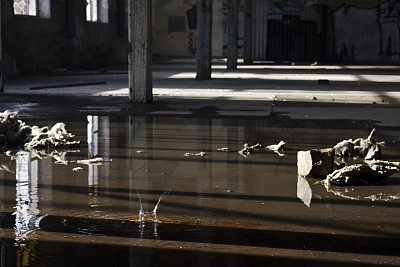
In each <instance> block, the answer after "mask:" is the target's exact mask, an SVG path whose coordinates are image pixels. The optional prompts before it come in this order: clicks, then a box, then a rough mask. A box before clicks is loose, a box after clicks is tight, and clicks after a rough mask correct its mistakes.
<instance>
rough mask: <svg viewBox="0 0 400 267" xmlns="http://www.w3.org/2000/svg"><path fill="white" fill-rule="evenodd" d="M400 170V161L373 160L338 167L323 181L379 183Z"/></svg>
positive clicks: (329, 182)
mask: <svg viewBox="0 0 400 267" xmlns="http://www.w3.org/2000/svg"><path fill="white" fill-rule="evenodd" d="M399 172H400V162H389V161H382V160H371V161H365V162H363V163H359V164H353V165H349V166H345V167H343V168H341V169H337V170H335V171H334V172H332V173H331V174H329V175H328V176H327V177H326V179H325V180H324V181H323V183H324V184H335V185H358V184H378V183H380V182H382V181H383V180H385V179H386V178H388V177H389V176H391V175H393V174H395V173H399Z"/></svg>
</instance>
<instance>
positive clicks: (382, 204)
mask: <svg viewBox="0 0 400 267" xmlns="http://www.w3.org/2000/svg"><path fill="white" fill-rule="evenodd" d="M55 122H56V121H36V122H35V121H33V122H32V123H34V124H37V125H39V124H40V126H46V125H47V126H51V125H53V124H54V123H55ZM65 123H66V125H67V128H68V131H69V132H71V133H73V134H74V135H75V139H77V140H79V141H81V147H80V148H79V150H74V151H52V153H47V154H46V155H47V156H43V155H42V154H41V155H38V154H36V153H34V152H18V153H16V154H15V155H13V156H8V155H6V154H2V155H0V207H1V213H0V225H1V228H0V236H1V242H0V244H1V266H165V265H174V266H181V265H185V266H198V265H202V266H210V265H218V266H226V265H232V266H255V265H260V263H263V262H264V263H265V262H270V263H271V264H275V265H278V266H280V265H297V264H302V265H303V266H307V265H308V264H310V265H314V266H316V265H319V264H328V265H332V266H333V265H337V264H342V263H343V262H345V263H347V264H349V263H354V264H355V265H356V262H361V263H373V264H374V263H376V264H379V263H383V262H386V263H391V264H396V263H400V258H399V246H398V238H399V236H400V227H399V225H400V218H399V216H398V208H399V207H400V202H399V199H400V193H399V192H400V190H399V189H400V177H399V176H398V175H394V176H393V177H392V178H391V179H390V181H388V182H387V183H386V184H383V185H380V186H373V187H368V186H364V187H362V186H353V187H346V188H343V187H329V188H325V187H324V186H323V185H316V184H315V182H316V181H317V180H316V179H311V178H306V179H304V178H301V177H297V166H296V154H297V151H298V150H307V149H312V148H325V147H332V146H333V145H335V144H336V143H337V142H339V141H341V140H343V139H348V138H358V137H364V136H366V135H367V134H368V133H369V132H370V128H372V126H373V125H367V126H360V125H354V124H352V123H350V122H347V121H337V122H334V121H333V122H330V124H329V125H330V126H329V127H327V125H326V124H325V123H324V122H321V121H315V122H308V123H303V122H301V121H296V120H291V119H288V118H284V117H282V118H279V117H278V118H273V119H272V118H268V119H259V118H258V119H253V118H234V119H232V118H219V119H211V118H190V117H187V118H182V117H166V116H160V117H157V116H154V117H153V116H127V117H125V116H95V115H90V116H87V117H86V116H81V117H77V118H75V119H74V120H70V121H66V122H65ZM332 129H335V130H332ZM398 130H399V129H395V128H393V127H392V128H386V129H384V130H382V135H383V139H385V140H386V141H387V142H390V144H392V145H391V146H387V148H386V149H385V150H384V152H385V156H386V157H387V158H388V159H390V160H397V161H399V160H400V158H399V157H398V156H397V154H396V151H397V150H398V149H399V145H398V141H399V140H398ZM280 141H285V142H286V143H287V145H286V148H285V151H284V154H277V153H274V152H273V151H270V150H268V149H265V147H266V146H268V145H271V144H278V143H279V142H280ZM245 143H247V144H248V145H249V146H251V145H254V144H256V143H260V144H261V147H260V148H259V149H257V150H254V151H253V152H252V153H251V154H249V155H247V156H243V155H241V154H239V153H238V151H240V150H241V149H242V148H243V145H244V144H245ZM60 157H63V159H64V161H60V160H58V159H59V158H60ZM93 158H101V159H102V161H101V162H93V163H86V164H81V163H78V162H77V161H78V160H82V159H93ZM55 162H57V163H58V164H56V163H55ZM60 163H61V164H60ZM261 265H262V264H261Z"/></svg>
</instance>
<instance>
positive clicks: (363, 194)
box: [297, 175, 400, 207]
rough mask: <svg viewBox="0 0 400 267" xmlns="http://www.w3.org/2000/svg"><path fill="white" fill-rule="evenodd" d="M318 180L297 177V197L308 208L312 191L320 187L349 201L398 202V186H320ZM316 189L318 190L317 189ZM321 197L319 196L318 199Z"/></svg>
mask: <svg viewBox="0 0 400 267" xmlns="http://www.w3.org/2000/svg"><path fill="white" fill-rule="evenodd" d="M320 182H321V181H320V180H317V182H316V180H315V179H311V180H310V181H308V180H307V178H305V177H303V176H301V175H298V178H297V197H298V198H299V199H300V200H301V201H303V203H304V204H305V205H306V206H307V207H310V205H311V200H312V195H313V193H312V190H313V189H314V190H318V192H321V190H319V189H320V187H323V188H324V189H325V190H326V193H328V194H333V195H335V196H339V197H341V198H344V199H349V200H365V199H367V200H371V201H392V200H399V199H400V193H399V191H398V188H399V187H398V185H395V184H388V185H380V186H339V185H330V184H321V183H320ZM317 187H318V188H317ZM321 197H322V196H320V195H319V198H321Z"/></svg>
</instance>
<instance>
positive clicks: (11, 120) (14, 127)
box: [0, 110, 80, 151]
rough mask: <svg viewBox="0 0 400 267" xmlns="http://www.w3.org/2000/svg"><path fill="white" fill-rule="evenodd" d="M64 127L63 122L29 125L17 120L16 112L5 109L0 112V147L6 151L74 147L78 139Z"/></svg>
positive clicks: (77, 144) (77, 143) (76, 145)
mask: <svg viewBox="0 0 400 267" xmlns="http://www.w3.org/2000/svg"><path fill="white" fill-rule="evenodd" d="M73 137H74V136H73V135H72V134H70V133H68V132H67V130H66V129H65V124H64V123H61V122H60V123H56V124H55V125H54V126H53V127H52V128H51V129H50V130H49V128H48V127H42V128H40V127H38V126H29V125H26V124H25V122H23V121H21V120H18V112H10V111H8V110H6V111H5V112H3V113H0V148H1V150H2V151H7V150H9V149H14V148H23V149H25V150H29V151H32V150H39V149H49V148H62V149H66V148H76V147H78V146H79V143H80V142H79V141H74V140H73Z"/></svg>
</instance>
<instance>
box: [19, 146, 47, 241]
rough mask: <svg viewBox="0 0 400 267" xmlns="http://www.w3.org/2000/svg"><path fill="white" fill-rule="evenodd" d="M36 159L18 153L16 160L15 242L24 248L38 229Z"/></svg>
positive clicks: (39, 218) (23, 153)
mask: <svg viewBox="0 0 400 267" xmlns="http://www.w3.org/2000/svg"><path fill="white" fill-rule="evenodd" d="M38 178H39V176H38V159H37V158H31V153H25V152H18V154H17V158H16V180H17V184H16V192H17V194H16V201H17V205H16V207H15V209H16V211H15V212H14V215H15V228H14V230H15V231H14V232H15V241H16V245H18V246H24V245H25V243H24V242H25V241H26V240H29V239H31V238H32V237H33V235H32V233H34V232H35V231H36V230H38V229H39V224H40V220H41V219H43V217H44V216H43V215H40V211H39V208H38V201H39V199H38V187H37V185H38Z"/></svg>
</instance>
